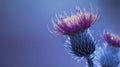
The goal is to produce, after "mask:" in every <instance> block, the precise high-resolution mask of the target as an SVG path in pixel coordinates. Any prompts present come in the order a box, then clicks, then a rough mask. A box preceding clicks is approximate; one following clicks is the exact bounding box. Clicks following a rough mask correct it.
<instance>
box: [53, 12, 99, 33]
mask: <svg viewBox="0 0 120 67" xmlns="http://www.w3.org/2000/svg"><path fill="white" fill-rule="evenodd" d="M96 19H97V14H94V13H92V12H77V13H76V14H74V15H72V16H70V17H66V18H62V17H61V18H60V19H58V20H59V21H58V22H57V23H56V24H55V29H56V30H57V31H56V32H57V33H59V34H63V35H69V34H74V33H77V32H82V31H84V30H86V29H88V28H89V27H90V26H91V25H93V24H94V23H95V21H96Z"/></svg>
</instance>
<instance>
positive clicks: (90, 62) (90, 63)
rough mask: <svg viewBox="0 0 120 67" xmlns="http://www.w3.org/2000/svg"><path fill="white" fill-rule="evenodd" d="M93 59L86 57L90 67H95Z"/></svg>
mask: <svg viewBox="0 0 120 67" xmlns="http://www.w3.org/2000/svg"><path fill="white" fill-rule="evenodd" d="M92 59H93V58H91V57H90V56H86V60H87V63H88V67H93V61H92Z"/></svg>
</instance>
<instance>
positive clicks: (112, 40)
mask: <svg viewBox="0 0 120 67" xmlns="http://www.w3.org/2000/svg"><path fill="white" fill-rule="evenodd" d="M103 36H104V39H105V40H106V41H107V43H108V44H110V45H112V46H115V47H120V37H119V36H117V35H115V34H112V33H111V32H105V33H104V35H103Z"/></svg>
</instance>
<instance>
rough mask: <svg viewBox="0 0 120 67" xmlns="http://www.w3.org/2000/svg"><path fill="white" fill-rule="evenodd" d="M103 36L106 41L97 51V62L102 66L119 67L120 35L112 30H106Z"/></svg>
mask: <svg viewBox="0 0 120 67" xmlns="http://www.w3.org/2000/svg"><path fill="white" fill-rule="evenodd" d="M103 37H104V39H105V41H106V43H104V44H103V46H101V47H98V48H99V49H97V50H96V51H95V54H96V57H95V63H96V65H100V67H119V66H118V65H119V64H120V51H119V47H120V37H119V36H117V35H114V34H112V33H110V32H105V33H104V34H103Z"/></svg>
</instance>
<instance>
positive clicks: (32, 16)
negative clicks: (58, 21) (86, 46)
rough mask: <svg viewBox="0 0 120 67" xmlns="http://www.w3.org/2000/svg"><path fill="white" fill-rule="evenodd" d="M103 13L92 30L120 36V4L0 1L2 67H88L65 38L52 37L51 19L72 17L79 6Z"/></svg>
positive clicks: (116, 0)
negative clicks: (70, 50) (72, 52)
mask: <svg viewBox="0 0 120 67" xmlns="http://www.w3.org/2000/svg"><path fill="white" fill-rule="evenodd" d="M90 4H92V6H93V8H95V9H97V8H98V9H99V12H100V18H99V20H98V21H97V23H95V24H94V25H93V26H92V28H91V29H93V30H94V31H95V32H97V33H96V34H97V35H100V34H101V32H103V30H104V29H108V30H110V31H113V32H114V33H116V34H120V30H119V28H120V22H119V21H120V7H119V6H120V0H78V1H77V0H0V67H85V63H84V60H83V61H81V62H77V61H75V60H73V59H72V58H71V56H70V55H69V54H68V53H67V51H66V50H65V49H64V46H63V45H64V40H65V38H63V37H62V36H55V35H52V34H51V33H50V32H49V31H48V29H47V25H49V26H50V28H51V27H52V25H51V18H53V19H55V14H63V12H64V11H66V12H67V13H68V14H69V15H70V14H71V12H74V11H75V10H74V9H75V7H76V6H80V7H81V8H86V9H88V10H90Z"/></svg>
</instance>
